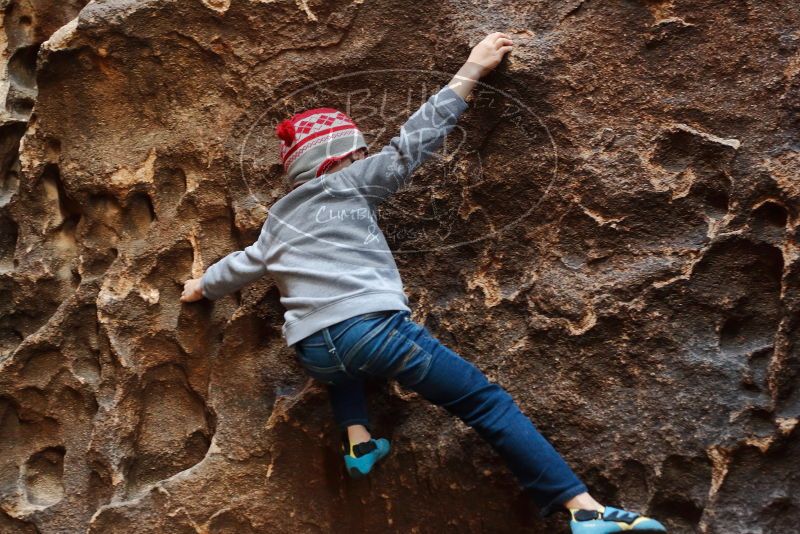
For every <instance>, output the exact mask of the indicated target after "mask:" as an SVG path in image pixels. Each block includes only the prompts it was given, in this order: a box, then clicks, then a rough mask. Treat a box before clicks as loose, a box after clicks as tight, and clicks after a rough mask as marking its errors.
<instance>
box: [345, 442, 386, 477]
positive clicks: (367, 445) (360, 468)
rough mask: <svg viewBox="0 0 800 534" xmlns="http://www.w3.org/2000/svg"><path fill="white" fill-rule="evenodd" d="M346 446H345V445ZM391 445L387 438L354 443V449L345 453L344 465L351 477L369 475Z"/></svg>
mask: <svg viewBox="0 0 800 534" xmlns="http://www.w3.org/2000/svg"><path fill="white" fill-rule="evenodd" d="M343 448H344V447H343ZM390 450H391V446H390V445H389V440H388V439H385V438H378V439H374V438H373V439H371V440H369V441H365V442H364V443H358V444H356V445H353V447H352V450H350V451H346V450H345V454H344V465H345V467H346V468H347V474H348V475H350V477H351V478H361V477H363V476H365V475H367V474H368V473H369V472H370V471H371V470H372V468H373V466H374V465H375V464H376V463H378V461H380V460H381V459H383V458H384V457H385V456H386V455H387V454H389V451H390Z"/></svg>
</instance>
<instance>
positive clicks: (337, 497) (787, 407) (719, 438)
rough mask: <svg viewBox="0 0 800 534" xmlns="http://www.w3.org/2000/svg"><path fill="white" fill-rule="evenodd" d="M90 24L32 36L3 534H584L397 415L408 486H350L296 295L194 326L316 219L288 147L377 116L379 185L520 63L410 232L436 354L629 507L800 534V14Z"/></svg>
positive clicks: (5, 180)
mask: <svg viewBox="0 0 800 534" xmlns="http://www.w3.org/2000/svg"><path fill="white" fill-rule="evenodd" d="M84 3H85V2H81V1H59V2H56V1H46V0H26V1H22V0H4V1H0V6H2V8H3V14H2V17H3V19H2V21H3V22H2V24H3V30H4V31H3V32H2V34H1V35H0V56H2V59H3V61H2V63H3V66H2V67H0V78H2V82H0V83H2V85H0V98H1V99H2V100H3V102H4V108H3V111H2V122H0V129H2V137H0V507H1V509H2V511H0V531H2V532H3V533H6V532H8V533H16V532H20V533H22V532H25V533H27V532H42V533H49V532H53V533H55V532H91V533H104V534H105V533H114V532H120V533H122V532H125V533H127V532H154V533H156V532H168V533H179V532H207V533H234V532H236V533H245V534H246V533H256V532H258V533H261V532H351V531H352V532H385V531H392V532H395V531H396V532H520V531H527V532H555V533H564V532H566V531H567V530H566V529H565V523H566V522H565V521H564V516H560V515H559V516H555V517H552V518H549V519H547V520H542V519H540V518H539V517H538V516H537V514H536V511H535V510H534V509H533V508H532V505H531V503H530V501H529V500H528V499H527V497H526V496H525V495H524V494H523V493H521V492H520V490H519V488H518V487H517V485H516V482H515V480H514V479H513V478H512V476H511V475H510V473H509V472H508V470H507V469H506V468H505V466H504V465H503V463H502V461H501V460H500V459H499V457H498V456H496V455H495V454H494V452H493V451H492V450H491V449H490V448H489V447H488V446H487V445H486V444H485V443H484V442H482V441H481V440H480V438H479V437H478V436H477V435H476V434H475V433H474V432H473V431H472V430H471V429H469V428H468V427H466V426H465V425H464V424H462V423H461V422H460V421H458V420H454V419H452V418H451V417H450V416H449V415H448V414H447V413H446V412H444V411H443V410H441V409H439V408H436V407H433V406H429V405H427V404H426V403H425V402H424V401H423V400H422V399H420V398H419V397H417V396H416V395H413V394H410V393H409V392H406V391H403V390H401V389H399V388H398V387H397V386H396V385H394V384H391V383H389V384H387V383H380V382H379V383H374V384H370V385H369V388H370V393H371V403H372V404H371V408H372V413H373V417H374V427H375V430H376V431H377V433H379V434H380V435H383V436H387V437H389V438H391V439H392V440H393V443H394V451H393V453H392V455H391V456H390V458H389V459H387V461H386V463H385V464H383V465H382V466H381V467H380V468H379V469H377V471H376V472H375V473H374V475H372V476H371V477H370V478H369V479H368V480H366V481H351V480H350V479H348V478H346V477H345V475H344V473H343V470H342V467H341V461H340V457H339V456H338V453H337V448H336V447H337V440H338V436H337V432H336V430H335V429H334V426H333V423H332V420H331V414H330V409H329V407H328V404H327V402H328V400H327V394H326V392H325V390H324V389H323V388H321V387H320V386H319V385H317V384H315V383H314V382H313V381H311V380H309V379H307V378H306V377H305V375H304V374H303V371H302V369H301V368H300V367H299V366H298V364H297V363H296V361H295V358H294V352H293V351H292V350H291V349H289V348H287V347H286V346H285V343H284V342H283V339H282V337H281V330H280V328H281V325H282V322H283V315H282V314H283V310H282V308H281V306H280V302H279V292H278V289H277V286H276V285H275V283H274V281H273V280H270V279H263V280H261V281H259V282H257V283H255V284H253V285H251V286H248V287H246V288H244V289H243V290H242V291H241V292H240V293H238V294H236V295H230V296H227V297H224V298H222V299H220V300H219V301H216V302H214V303H211V302H208V301H201V302H198V303H193V304H190V305H185V304H183V305H182V304H181V303H180V302H179V301H178V297H179V295H180V292H181V290H182V283H183V281H184V280H186V279H187V278H189V277H191V276H199V275H200V274H201V273H202V271H203V269H204V268H206V267H207V266H209V265H210V264H212V263H213V262H214V261H216V260H218V259H219V258H221V257H222V256H224V255H225V254H228V253H229V252H232V251H234V250H238V249H241V248H243V247H244V246H246V245H248V244H250V243H252V241H253V240H255V238H256V236H257V234H258V231H259V228H260V225H261V223H262V222H263V220H264V218H265V217H266V214H267V213H268V210H269V207H270V205H271V204H272V202H274V201H275V200H276V199H277V198H279V197H280V196H281V195H283V194H285V193H286V192H287V191H288V187H287V186H286V184H285V183H284V181H283V178H282V176H281V168H280V165H279V158H278V155H277V139H276V138H275V137H274V135H273V134H272V128H273V127H274V125H275V124H276V123H277V122H278V121H279V120H281V119H283V118H285V117H287V116H289V114H291V113H293V112H297V111H300V110H302V109H304V108H307V107H316V106H333V107H340V108H342V109H347V110H348V111H349V112H350V113H351V114H352V115H353V117H354V118H355V119H356V121H357V122H358V123H359V124H360V125H361V126H362V128H363V129H364V130H365V132H366V133H367V136H368V142H369V143H370V144H371V150H379V149H380V147H381V146H382V145H383V144H384V143H386V142H387V141H388V140H389V138H390V137H391V136H392V135H393V133H394V132H395V131H396V130H397V129H398V128H399V127H400V125H401V124H402V122H403V120H404V119H405V117H407V115H408V114H410V113H411V112H413V111H414V110H415V109H416V108H417V107H418V106H419V105H420V104H421V103H422V101H423V100H424V99H425V98H426V97H427V96H428V95H430V94H432V92H434V91H435V90H436V89H437V88H438V87H440V86H441V85H442V84H444V83H446V81H447V80H448V79H449V76H450V74H451V73H453V72H455V71H456V70H457V69H458V67H459V65H460V63H461V62H462V61H463V60H464V59H466V56H467V54H468V52H469V47H470V46H471V45H474V44H475V43H476V42H477V41H478V40H479V39H480V38H482V37H483V35H484V34H485V33H487V32H490V31H495V30H502V31H506V32H508V33H511V34H512V35H513V36H514V38H515V42H516V46H515V50H514V51H513V52H512V54H511V56H510V57H509V58H507V59H506V60H505V61H504V62H503V64H502V65H501V66H500V68H499V69H498V70H497V71H496V72H495V73H493V74H492V75H491V76H489V77H488V78H486V79H485V80H484V82H485V85H482V86H481V87H480V88H479V90H478V91H476V92H475V93H474V94H473V95H472V96H471V97H470V100H469V102H470V108H469V109H468V110H467V112H466V113H465V114H464V116H463V117H462V120H461V122H460V128H459V129H458V130H456V131H455V132H454V133H453V134H452V135H451V137H450V138H448V142H447V145H446V146H445V147H444V149H443V150H442V152H441V154H440V155H442V156H444V157H432V158H431V161H430V162H429V163H427V164H426V165H425V166H424V167H423V168H421V169H420V170H419V171H418V172H417V174H416V175H415V176H414V179H413V181H412V184H410V185H409V187H408V188H407V189H406V190H404V191H401V192H400V193H399V194H398V195H396V196H395V197H393V198H392V199H391V200H390V201H389V202H387V203H386V204H384V205H383V206H382V207H381V211H380V218H381V221H382V228H383V229H384V233H385V235H386V236H387V239H388V240H389V242H390V245H391V246H392V248H393V249H394V250H396V251H397V254H396V259H397V263H398V266H399V268H400V270H401V273H402V275H403V279H404V281H405V283H406V286H407V292H408V295H409V298H410V300H411V303H412V308H413V309H414V310H415V312H414V319H415V320H416V321H417V322H420V323H422V324H425V325H426V327H427V328H428V329H429V330H430V331H431V332H432V333H433V334H434V335H435V336H436V337H438V338H439V339H440V340H442V341H443V342H444V343H445V344H446V345H448V346H449V347H451V348H452V349H453V350H455V351H457V352H458V353H460V354H462V355H463V356H464V357H465V358H467V359H470V360H471V361H473V362H474V363H475V364H476V365H478V366H479V367H480V368H481V369H482V370H483V371H484V372H486V374H487V375H488V376H489V377H490V378H491V379H492V380H494V381H496V382H499V383H500V384H502V385H503V386H504V387H505V388H506V389H508V391H509V392H510V393H511V394H512V395H513V396H514V398H515V399H517V400H518V402H519V404H520V406H521V407H522V409H523V410H524V411H525V412H526V413H527V414H528V415H530V416H531V418H532V419H533V420H534V421H535V422H536V423H537V425H538V426H539V428H540V429H541V430H542V432H543V433H544V434H545V435H546V436H547V437H548V438H549V439H550V440H551V441H552V442H553V443H554V444H555V445H556V447H557V448H558V449H559V450H560V451H561V452H562V454H564V456H565V457H566V458H567V460H568V461H569V462H570V464H571V465H572V466H573V467H574V469H575V470H576V472H578V474H579V475H580V476H581V477H583V478H584V479H585V480H586V482H587V484H589V486H590V487H591V488H592V490H593V492H594V493H595V494H596V495H597V497H598V498H599V500H601V501H602V502H607V503H609V504H617V505H623V506H626V507H629V508H632V509H637V510H641V511H646V512H649V513H651V514H652V515H656V516H657V517H659V518H661V519H662V520H663V521H664V522H665V523H667V524H668V525H670V526H671V527H672V529H673V532H707V533H722V534H732V533H764V534H767V533H770V534H781V533H787V534H788V533H794V532H796V528H797V524H798V522H800V497H798V494H800V475H798V473H800V460H798V458H800V440H799V439H798V436H799V435H800V427H798V424H797V422H798V417H800V388H798V371H800V351H799V350H798V318H799V317H800V315H799V313H800V294H799V293H798V291H799V289H798V281H800V262H799V261H798V253H799V251H800V250H799V249H798V236H799V234H800V231H799V230H798V217H800V142H799V141H798V139H800V119H799V118H798V112H800V30H798V28H800V4H798V3H797V2H793V1H788V0H787V1H778V2H753V1H745V0H731V1H728V2H711V1H705V0H699V1H698V0H695V1H692V2H689V1H684V0H672V1H670V0H627V1H621V2H594V1H577V0H569V1H567V0H564V1H555V2H554V1H545V0H534V1H531V2H528V1H525V2H523V1H518V0H515V1H512V2H502V3H482V2H466V1H463V0H444V1H442V2H425V3H419V2H413V1H400V2H389V1H384V0H378V1H372V0H368V1H355V2H345V1H332V2H321V1H319V0H308V1H306V0H298V1H296V2H292V1H284V0H275V1H267V0H260V1H259V0H202V1H200V0H191V1H190V0H181V1H178V0H158V1H155V0H149V1H144V0H139V1H134V0H107V1H95V2H90V3H88V4H87V5H84ZM486 4H492V5H486Z"/></svg>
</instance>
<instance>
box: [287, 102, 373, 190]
mask: <svg viewBox="0 0 800 534" xmlns="http://www.w3.org/2000/svg"><path fill="white" fill-rule="evenodd" d="M275 134H276V135H277V136H278V137H279V138H280V139H281V160H283V170H284V171H285V172H286V175H287V177H288V179H289V183H290V184H291V185H295V184H297V183H298V182H303V181H305V180H310V179H311V178H315V177H317V176H320V175H321V174H324V173H325V171H326V170H327V169H328V168H329V167H330V166H331V165H333V164H334V163H336V162H337V161H339V160H341V159H343V158H346V157H347V156H349V155H350V154H352V153H353V152H355V151H356V150H359V149H361V148H367V143H366V142H365V141H364V136H363V135H361V131H360V130H359V129H358V127H357V126H356V123H355V122H353V120H352V119H351V118H350V117H348V116H347V115H345V114H344V113H342V112H341V111H338V110H336V109H333V108H316V109H309V110H307V111H304V112H302V113H298V114H296V115H294V116H293V117H292V118H291V119H286V120H284V121H282V122H280V123H279V124H278V126H277V127H276V128H275Z"/></svg>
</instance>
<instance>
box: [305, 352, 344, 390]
mask: <svg viewBox="0 0 800 534" xmlns="http://www.w3.org/2000/svg"><path fill="white" fill-rule="evenodd" d="M295 352H296V353H297V359H298V360H299V361H300V364H301V365H302V366H303V368H304V369H305V370H306V372H307V373H308V374H309V375H310V376H311V378H314V379H315V380H319V381H320V382H324V383H326V384H335V383H337V381H339V380H340V379H341V377H342V375H344V374H345V373H344V366H343V365H342V364H341V362H340V361H339V360H338V358H336V357H334V356H333V355H332V354H331V353H330V352H329V351H328V349H327V347H324V346H323V347H301V346H297V347H296V349H295Z"/></svg>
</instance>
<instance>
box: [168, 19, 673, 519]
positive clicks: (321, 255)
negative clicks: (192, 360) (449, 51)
mask: <svg viewBox="0 0 800 534" xmlns="http://www.w3.org/2000/svg"><path fill="white" fill-rule="evenodd" d="M512 46H513V43H512V41H511V38H510V37H509V36H508V35H507V34H505V33H500V32H495V33H491V34H489V35H488V36H486V37H485V38H484V39H483V40H482V41H481V42H480V43H478V44H477V45H476V46H475V47H474V48H473V49H472V51H471V53H470V55H469V58H468V59H467V62H466V63H465V64H464V65H463V66H462V67H461V69H460V70H459V71H458V72H457V73H456V75H455V76H453V78H452V80H450V82H449V83H448V84H447V85H445V86H443V87H442V88H441V89H439V91H438V92H437V93H436V94H434V95H432V96H430V97H429V98H428V100H427V101H426V102H425V103H424V104H423V105H422V106H421V107H420V108H419V109H418V110H417V111H416V112H415V113H414V114H413V115H411V117H410V118H409V119H408V120H407V121H406V123H405V124H404V125H403V126H402V127H401V129H400V134H399V135H398V136H396V137H394V138H393V139H392V140H391V141H390V142H389V144H388V145H386V146H385V147H383V149H382V150H381V151H380V152H379V153H377V154H373V155H367V145H366V143H365V141H364V138H363V136H362V134H361V132H360V131H359V129H358V127H357V126H356V124H355V123H354V122H353V121H352V120H351V119H350V118H349V117H348V116H347V115H345V114H344V113H342V112H340V111H337V110H335V109H332V108H317V109H311V110H307V111H304V112H303V113H299V114H297V115H294V116H293V117H292V118H291V119H287V120H284V121H283V122H281V123H280V124H279V125H278V127H277V129H276V133H277V135H278V136H279V137H280V139H281V159H282V160H283V165H284V169H285V171H286V176H287V178H288V180H289V182H290V184H291V186H292V190H291V191H290V192H289V193H288V194H287V195H285V196H284V197H283V198H281V199H280V200H278V201H277V202H276V203H275V204H274V205H273V206H272V208H271V209H270V211H269V216H268V217H267V220H266V222H265V223H264V225H263V227H262V229H261V233H260V235H259V238H258V240H257V241H256V242H255V243H253V244H252V245H250V246H248V247H246V248H245V249H244V250H241V251H237V252H233V253H231V254H229V255H228V256H226V257H224V258H223V259H222V260H220V261H218V262H217V263H215V264H213V265H211V266H210V267H209V268H208V269H207V270H206V272H205V273H204V274H203V276H202V277H201V278H196V279H191V280H188V281H186V283H185V285H184V291H183V294H182V296H181V301H182V302H192V301H195V300H199V299H200V298H202V297H205V298H207V299H210V300H216V299H218V298H220V297H222V296H223V295H227V294H229V293H232V292H234V291H236V290H238V289H240V288H241V287H242V286H244V285H245V284H247V283H249V282H252V281H254V280H256V279H257V278H259V277H261V276H263V275H265V274H267V273H269V274H270V275H271V276H272V277H273V278H274V280H275V282H276V284H277V286H278V289H279V290H280V294H281V303H282V304H283V305H284V307H285V308H286V312H285V319H286V321H285V323H284V325H283V328H282V331H283V335H284V337H285V340H286V343H287V345H288V346H289V347H293V348H294V349H295V352H296V355H297V357H298V359H299V361H300V363H301V364H302V365H303V367H304V368H305V370H306V371H307V372H308V374H309V375H310V376H312V377H313V378H315V379H317V380H319V381H321V382H323V383H325V384H327V389H328V392H329V394H330V400H331V405H332V408H333V414H334V418H335V420H336V423H337V425H338V427H339V428H340V429H341V431H342V443H343V446H342V454H343V457H344V463H345V466H346V469H347V472H348V473H349V474H350V476H353V477H359V476H364V475H366V474H367V473H369V472H370V470H371V469H372V468H373V466H374V465H375V463H376V462H378V461H380V460H381V459H382V458H384V457H385V456H386V455H387V454H388V453H389V450H390V444H389V441H388V440H386V439H385V438H379V439H376V438H373V437H372V435H371V434H370V430H369V428H370V422H369V417H368V414H367V408H366V400H365V396H364V380H365V379H368V378H370V377H381V378H386V379H394V380H397V382H398V383H399V384H400V385H402V386H403V387H405V388H408V389H410V390H412V391H415V392H417V393H419V394H420V395H421V396H422V397H423V398H425V399H427V400H428V401H430V402H432V403H434V404H436V405H438V406H442V407H444V408H445V409H446V410H447V411H449V412H450V413H452V414H454V415H456V416H457V417H459V418H460V419H461V420H462V421H464V422H465V423H466V424H468V425H469V426H471V427H472V428H474V429H475V430H476V431H477V432H478V434H479V435H480V436H481V437H482V438H484V439H485V440H486V441H487V442H488V443H489V444H490V445H491V446H492V447H493V448H494V450H495V451H497V452H498V453H499V454H500V455H501V456H502V458H503V459H504V460H505V462H506V464H507V465H508V467H509V469H510V470H511V472H512V473H513V474H514V475H515V476H516V477H517V479H518V480H519V482H520V484H521V485H522V486H523V487H524V488H526V489H528V490H530V494H531V495H532V496H533V499H534V501H535V502H536V504H537V505H538V506H539V509H540V513H541V515H542V516H548V515H550V514H551V513H553V512H554V511H556V510H559V509H560V510H564V509H566V510H568V511H569V516H570V526H571V529H572V532H573V533H575V534H588V533H595V534H597V533H610V532H621V531H628V530H632V531H636V532H639V533H640V532H666V529H665V528H664V527H663V525H661V523H659V522H658V521H656V520H654V519H651V518H648V517H645V516H642V515H639V514H637V513H634V512H629V511H626V510H622V509H620V508H615V507H612V506H602V505H601V504H600V503H598V502H597V501H596V500H595V499H594V498H593V497H592V496H591V495H590V494H589V493H588V489H587V487H586V485H585V484H584V483H583V482H582V481H581V480H580V479H579V478H578V477H577V475H576V474H575V473H574V472H573V471H572V470H571V469H570V467H569V466H568V465H567V464H566V462H565V461H564V459H563V458H562V457H561V456H560V455H559V454H558V453H557V452H556V451H555V449H554V448H553V446H552V445H551V444H550V443H549V442H548V441H547V440H546V439H545V438H544V437H543V436H542V435H541V434H540V433H539V432H538V431H537V429H536V427H535V426H534V424H533V423H532V422H531V421H530V420H529V419H528V418H527V417H526V416H525V415H524V414H523V413H522V412H521V411H520V409H519V407H518V406H517V404H516V403H515V402H514V400H513V399H512V398H511V396H510V395H509V394H508V393H507V392H506V391H505V390H504V389H503V388H502V387H500V386H499V385H497V384H495V383H493V382H489V381H488V379H487V378H486V377H485V376H484V374H483V373H482V372H481V371H480V370H479V369H478V368H477V367H476V366H475V365H473V364H472V363H470V362H468V361H466V360H464V359H463V358H462V357H461V356H459V355H458V354H456V353H455V352H454V351H452V350H451V349H449V348H448V347H446V346H444V345H443V344H442V343H441V342H439V341H438V340H437V339H436V338H434V337H433V336H432V335H431V333H430V332H429V331H428V330H427V328H425V327H424V326H421V325H419V324H417V323H416V322H414V321H413V320H412V319H411V317H410V315H411V309H410V308H409V306H408V298H407V297H406V295H405V293H404V291H403V285H402V282H401V279H400V274H399V272H398V270H397V266H396V264H395V262H394V258H393V256H392V252H391V251H390V249H389V247H388V245H387V243H386V240H385V238H384V236H383V233H382V232H381V230H380V228H378V225H377V221H376V218H375V208H376V206H377V205H378V204H379V203H381V202H382V201H384V200H385V199H386V198H388V197H389V196H390V195H391V194H393V193H395V192H396V191H398V190H399V189H400V188H401V187H403V186H404V185H405V184H407V183H408V181H409V179H410V176H411V174H412V173H413V171H414V170H415V169H416V168H417V167H418V166H419V165H420V164H421V163H422V161H423V160H424V159H426V158H427V157H428V156H429V155H430V154H431V153H432V152H434V151H435V150H436V149H437V148H439V146H440V145H441V144H442V142H443V140H444V138H445V136H446V135H447V134H448V133H449V132H450V131H451V130H452V129H453V128H454V127H455V124H456V122H457V120H458V118H459V116H460V115H461V114H462V113H463V112H464V110H465V109H466V108H467V107H468V105H467V102H466V98H467V97H468V96H469V94H470V93H471V92H472V90H473V88H474V86H475V84H476V82H477V80H478V79H480V78H481V77H483V76H485V75H486V74H488V73H489V72H491V71H492V70H493V69H494V68H495V67H496V66H497V65H498V64H499V63H500V61H501V60H502V59H503V57H504V55H505V54H506V53H508V52H509V51H510V50H511V49H512Z"/></svg>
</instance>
